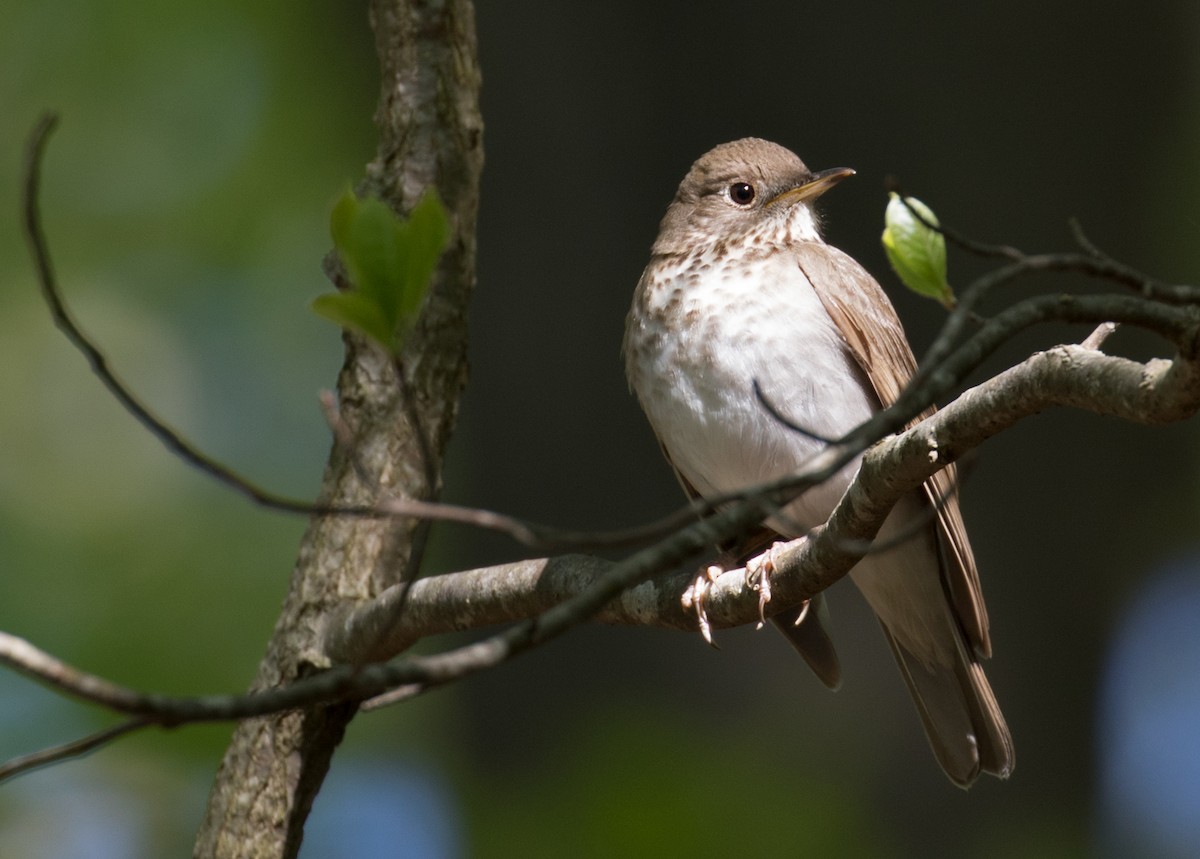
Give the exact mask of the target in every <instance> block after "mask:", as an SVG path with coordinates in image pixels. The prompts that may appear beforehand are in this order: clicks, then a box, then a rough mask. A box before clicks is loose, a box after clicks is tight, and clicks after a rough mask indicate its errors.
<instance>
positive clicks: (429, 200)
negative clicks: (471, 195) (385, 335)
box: [400, 190, 450, 324]
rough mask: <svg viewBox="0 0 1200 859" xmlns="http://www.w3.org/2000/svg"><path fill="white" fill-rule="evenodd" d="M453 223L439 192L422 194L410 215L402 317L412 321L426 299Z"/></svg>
mask: <svg viewBox="0 0 1200 859" xmlns="http://www.w3.org/2000/svg"><path fill="white" fill-rule="evenodd" d="M449 232H450V225H449V223H448V221H447V220H446V210H445V209H444V208H443V207H442V203H441V200H439V199H438V196H437V193H436V192H435V191H433V190H430V191H429V192H427V193H426V194H425V196H423V197H422V198H421V199H420V201H419V202H418V203H417V205H416V206H414V207H413V210H412V214H410V215H409V218H408V244H409V248H408V266H407V271H406V272H405V284H404V291H403V294H402V297H401V301H400V321H401V323H402V324H411V323H412V322H413V321H415V319H416V316H417V312H418V311H419V310H420V309H421V305H422V304H423V303H424V301H425V294H426V293H427V292H428V291H429V283H430V280H431V279H432V277H433V270H434V268H436V267H437V262H438V259H439V258H440V257H441V255H442V251H443V250H445V248H446V239H447V237H448V235H449Z"/></svg>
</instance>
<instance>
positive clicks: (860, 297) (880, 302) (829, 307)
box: [794, 243, 992, 657]
mask: <svg viewBox="0 0 1200 859" xmlns="http://www.w3.org/2000/svg"><path fill="white" fill-rule="evenodd" d="M794 248H795V251H796V255H797V258H798V259H799V262H800V268H801V269H802V270H803V271H804V273H805V274H806V275H807V276H808V279H809V282H810V283H814V284H816V283H819V284H822V288H821V289H818V290H817V295H818V296H819V297H820V299H821V304H822V305H823V306H824V307H825V311H826V312H827V313H828V314H829V316H830V318H831V319H833V321H834V323H835V324H836V325H837V327H838V330H839V331H840V332H841V334H842V337H843V338H844V339H845V341H846V345H847V346H848V347H849V348H850V351H851V353H852V354H853V355H854V359H855V361H857V362H858V365H859V366H860V367H861V368H862V370H863V372H864V373H865V374H866V376H867V378H868V379H869V380H870V382H871V385H872V387H874V389H875V394H876V396H878V397H879V401H880V403H881V404H882V405H884V406H888V405H891V404H892V403H894V402H895V401H896V399H897V398H898V397H899V396H900V392H901V391H903V390H904V386H905V385H907V384H908V381H909V379H911V378H912V376H913V373H914V372H916V369H917V362H916V358H914V357H913V353H912V349H911V348H910V347H909V345H908V338H906V337H905V335H904V328H903V326H901V324H900V319H899V317H897V316H896V311H895V308H893V307H892V302H891V301H890V300H889V299H888V297H887V294H886V293H885V292H884V291H883V288H882V287H881V286H880V285H879V284H878V283H876V282H875V279H874V278H873V277H871V275H870V274H868V273H867V271H866V270H865V269H864V268H863V267H862V266H860V265H859V264H858V263H857V262H855V261H854V260H853V259H852V258H851V257H849V256H847V255H846V254H844V253H842V252H841V251H839V250H837V249H836V248H833V247H829V246H828V245H821V244H807V243H802V244H798V245H795V246H794ZM935 410H936V409H935V407H933V406H931V407H930V408H929V409H927V410H926V411H925V412H923V413H922V414H921V415H920V417H918V418H917V420H916V421H914V422H913V423H917V422H919V421H920V420H923V419H924V418H926V417H928V416H929V415H931V414H933V413H934V411H935ZM956 486H957V478H956V475H955V469H954V466H953V464H951V465H948V466H946V468H944V469H942V470H941V471H939V472H938V473H936V474H934V475H933V476H932V477H930V478H929V480H927V481H926V482H925V494H926V495H927V496H928V498H929V501H930V503H931V504H933V505H934V507H935V509H936V510H937V518H938V531H939V533H940V535H941V538H942V540H941V542H942V545H943V547H944V549H945V554H946V560H947V563H946V564H945V570H944V575H945V576H946V581H947V584H948V586H949V588H950V594H951V599H952V601H953V604H954V609H955V612H956V613H957V615H958V618H959V622H960V623H961V624H962V626H963V630H964V632H965V633H966V635H967V640H968V641H969V642H971V645H972V647H973V648H974V650H975V652H976V653H977V654H978V655H980V656H985V657H986V656H990V655H991V650H992V646H991V641H990V639H989V636H988V618H987V609H986V608H985V607H984V603H983V591H982V588H981V586H980V583H979V571H978V570H977V569H976V567H975V556H974V554H973V553H972V552H971V544H970V542H969V541H968V540H967V530H966V527H965V526H964V525H963V521H962V513H961V512H960V511H959V507H958V496H957V495H956V494H955V487H956Z"/></svg>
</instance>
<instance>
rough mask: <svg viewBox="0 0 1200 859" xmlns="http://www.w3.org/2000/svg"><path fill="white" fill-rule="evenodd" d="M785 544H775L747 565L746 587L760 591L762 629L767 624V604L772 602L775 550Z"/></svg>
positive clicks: (759, 623) (758, 627)
mask: <svg viewBox="0 0 1200 859" xmlns="http://www.w3.org/2000/svg"><path fill="white" fill-rule="evenodd" d="M782 545H783V543H773V544H772V545H771V548H769V549H767V551H765V552H763V553H762V554H761V555H759V556H758V557H757V558H752V559H751V560H750V561H749V562H748V563H747V564H746V585H747V586H748V587H750V588H752V589H753V590H755V591H758V625H757V626H756V627H755V629H762V628H763V626H764V625H765V624H766V622H767V603H769V602H770V601H771V574H772V573H773V572H775V550H776V549H778V548H779V547H780V546H782Z"/></svg>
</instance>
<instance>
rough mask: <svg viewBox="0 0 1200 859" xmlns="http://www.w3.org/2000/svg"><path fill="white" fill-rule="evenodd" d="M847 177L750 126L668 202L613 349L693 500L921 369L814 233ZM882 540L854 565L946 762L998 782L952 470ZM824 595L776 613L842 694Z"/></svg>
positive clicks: (731, 483)
mask: <svg viewBox="0 0 1200 859" xmlns="http://www.w3.org/2000/svg"><path fill="white" fill-rule="evenodd" d="M853 173H854V171H853V170H851V169H849V168H834V169H831V170H823V171H820V172H816V173H814V172H812V171H811V170H809V169H808V167H806V166H805V164H804V162H803V161H802V160H801V159H800V158H799V156H797V155H796V154H795V153H794V152H792V151H791V150H789V149H787V148H785V147H783V146H781V145H779V144H776V143H772V142H770V141H767V140H762V139H759V138H752V137H751V138H744V139H741V140H735V141H732V142H729V143H724V144H721V145H719V146H717V147H715V148H714V149H712V150H710V151H709V152H707V153H706V154H704V155H703V156H701V157H700V158H699V159H698V160H697V161H696V162H695V163H694V164H693V165H692V167H691V169H690V170H689V171H688V173H687V175H686V176H685V177H684V179H683V181H682V182H681V183H680V185H679V189H678V191H677V192H676V194H675V197H674V199H673V200H672V201H671V203H670V205H669V206H668V208H667V212H666V215H665V216H664V217H663V219H662V222H661V224H660V227H659V231H658V236H657V238H656V239H655V241H654V244H653V246H652V248H651V256H650V262H649V263H648V264H647V266H646V268H645V270H644V271H643V273H642V276H641V278H640V280H639V281H638V284H637V287H636V289H635V290H634V295H633V301H632V304H631V306H630V310H629V313H628V316H627V317H626V324H625V337H624V341H623V347H622V351H623V354H624V359H625V368H626V375H627V377H628V380H629V384H630V387H631V389H632V391H633V392H634V393H635V394H636V396H637V399H638V401H639V402H640V404H641V406H642V409H643V411H644V412H645V413H646V416H647V418H648V419H649V422H650V425H651V427H652V428H653V430H654V433H655V435H656V436H657V438H658V441H659V443H660V446H661V448H662V450H663V452H664V454H665V455H666V457H667V459H668V461H669V462H670V464H671V466H672V467H673V469H674V470H675V473H676V475H677V477H678V478H679V481H680V483H681V484H682V486H683V487H684V489H685V491H686V492H687V493H688V494H689V495H690V496H692V497H699V498H716V497H717V496H723V495H726V494H727V493H732V492H737V491H739V490H744V489H747V488H749V487H752V486H755V485H759V484H763V483H766V482H768V481H771V480H773V479H776V478H780V477H784V476H786V475H788V474H790V473H793V472H795V471H796V470H797V469H799V468H800V467H801V466H803V465H804V464H805V463H806V462H807V461H808V460H810V459H811V458H812V457H813V456H814V455H816V454H818V453H819V452H820V451H821V450H822V449H823V447H825V446H826V444H827V442H826V441H824V439H833V438H838V437H840V436H842V435H844V434H845V433H847V432H849V431H850V430H852V429H854V428H855V427H856V426H858V425H859V424H861V423H862V422H863V421H866V420H867V419H869V418H870V417H871V416H872V415H873V414H874V413H876V412H877V411H879V410H880V409H882V408H885V407H887V406H888V405H890V404H891V403H892V402H894V401H895V400H896V398H897V397H898V396H899V395H900V393H901V391H902V390H903V389H904V387H905V385H906V384H907V383H908V381H909V379H910V378H911V377H912V375H913V373H914V372H915V370H916V359H915V358H914V356H913V352H912V349H911V347H910V346H909V343H908V339H907V337H906V335H905V333H904V329H903V327H902V325H901V323H900V320H899V317H898V316H897V314H896V311H895V309H894V307H893V306H892V303H891V301H890V300H889V299H888V297H887V294H886V293H885V292H884V290H883V288H882V287H881V286H880V285H879V284H878V283H877V282H876V280H875V279H874V278H873V277H872V276H871V275H870V274H869V273H868V272H867V271H866V269H864V268H863V267H862V266H861V265H859V263H858V262H856V261H855V260H854V259H853V258H852V257H850V256H849V255H847V254H846V253H843V252H842V251H840V250H838V249H837V248H834V247H832V246H831V245H829V244H827V243H826V242H825V241H824V239H823V238H822V235H821V229H820V219H819V216H818V212H817V211H816V209H815V203H816V201H817V199H818V198H819V197H820V196H821V195H822V194H823V193H824V192H826V191H827V190H829V189H830V188H832V187H833V186H834V185H836V184H837V183H838V182H840V181H841V180H843V179H845V178H846V177H848V176H850V175H852V174H853ZM768 405H769V406H770V408H768ZM773 412H774V413H773ZM928 413H932V407H931V409H930V411H929V412H928ZM781 415H782V416H786V418H787V421H786V422H784V421H781V420H780V419H779V416H781ZM789 424H790V426H789ZM798 428H799V429H802V430H803V431H798ZM859 463H860V460H859V459H855V460H853V461H851V462H849V463H847V464H846V465H845V467H843V468H842V469H841V470H840V471H839V472H838V473H837V474H835V475H834V476H833V477H831V478H830V479H828V480H826V481H825V482H823V483H821V484H819V485H816V486H813V487H811V488H810V489H808V490H807V491H805V492H804V493H803V494H802V495H800V496H799V497H798V498H797V499H795V500H794V501H792V502H791V503H789V504H788V505H787V506H786V507H784V508H783V509H781V510H779V511H777V512H776V513H775V514H773V515H772V516H771V517H770V518H769V519H768V520H767V521H766V523H765V528H766V529H767V533H768V534H769V535H771V536H772V537H773V538H777V539H792V538H795V537H799V536H803V535H804V534H806V533H807V532H808V531H809V530H811V529H812V528H813V527H815V526H817V525H819V524H821V523H823V522H825V520H826V519H827V518H828V517H829V514H830V513H831V512H832V510H833V508H834V506H835V505H836V504H837V502H838V500H839V499H840V497H841V496H842V494H843V492H844V491H845V489H846V487H847V486H848V485H849V483H850V481H851V480H852V479H853V478H854V475H855V473H856V472H857V469H858V466H859ZM922 523H924V524H922ZM755 539H757V538H755ZM878 540H879V541H880V543H881V544H882V546H883V548H881V549H880V550H879V551H873V552H870V553H868V554H867V555H866V556H865V557H864V558H863V559H862V560H861V561H859V563H858V564H857V565H855V567H854V568H853V569H852V570H851V571H850V573H849V576H850V578H851V580H852V581H853V582H854V584H855V585H856V586H857V588H858V590H859V591H860V592H861V593H862V595H863V596H864V597H865V598H866V601H867V603H868V604H869V605H870V607H871V609H872V610H873V611H874V613H875V615H876V616H877V618H878V620H879V622H880V625H881V626H882V628H883V632H884V636H885V638H886V639H887V641H888V643H889V645H890V646H891V650H892V652H893V654H894V656H895V659H896V662H897V663H898V665H899V667H900V672H901V674H902V675H903V678H904V680H905V683H906V684H907V686H908V689H909V691H910V693H911V694H912V698H913V701H914V702H915V704H916V707H917V711H918V713H919V715H920V718H921V722H922V724H923V726H924V729H925V733H926V736H927V737H928V740H929V743H930V746H931V747H932V749H933V752H934V755H935V757H936V759H937V761H938V763H939V764H940V765H941V767H942V769H943V771H944V772H945V774H946V775H947V776H948V777H949V779H950V780H951V781H952V782H953V783H954V784H956V785H958V786H960V787H963V788H966V787H969V786H970V785H971V784H972V783H973V782H974V781H975V780H976V778H977V777H978V776H979V774H980V773H981V772H984V773H989V774H991V775H994V776H997V777H999V778H1007V777H1008V776H1009V775H1010V774H1011V772H1012V770H1013V766H1014V762H1015V757H1014V750H1013V742H1012V736H1011V734H1010V732H1009V729H1008V726H1007V724H1006V723H1005V720H1004V716H1003V714H1002V713H1001V712H1000V708H999V705H998V704H997V702H996V698H995V695H994V694H993V692H992V689H991V687H990V685H989V684H988V681H987V678H986V677H985V675H984V673H983V669H982V667H981V665H980V663H981V660H983V659H985V658H987V657H989V656H990V655H991V642H990V635H989V622H988V616H987V609H986V607H985V605H984V600H983V593H982V590H981V585H980V580H979V574H978V571H977V569H976V565H975V558H974V555H973V553H972V550H971V545H970V542H969V540H968V538H967V532H966V528H965V526H964V524H963V519H962V515H961V512H960V510H959V503H958V495H957V492H956V477H955V474H954V472H953V466H952V465H951V466H949V467H948V468H947V469H944V470H942V471H939V472H937V473H936V474H934V475H933V476H932V477H931V478H930V479H929V480H928V481H927V482H926V483H925V484H924V486H923V487H922V489H921V490H918V491H916V492H914V493H912V494H910V495H908V496H905V497H904V498H903V499H902V500H901V501H900V503H898V504H897V505H896V507H895V508H894V509H893V510H892V512H891V513H890V514H889V516H888V518H887V520H886V521H885V523H884V525H883V527H882V529H881V530H880V535H879V538H878ZM758 545H760V546H761V545H762V544H761V543H759V544H758ZM742 548H743V551H742V557H745V556H746V552H745V551H744V550H745V546H743V547H742ZM823 596H824V595H818V597H817V598H815V599H814V600H812V601H811V602H810V603H809V604H808V605H806V606H803V607H801V608H800V609H798V610H790V611H788V612H785V613H783V614H779V615H776V616H775V617H774V618H773V620H774V621H775V622H776V626H777V627H779V628H780V629H781V630H783V632H784V633H785V635H786V636H787V637H788V638H789V639H790V640H791V641H792V643H793V644H794V645H795V646H796V648H797V649H798V650H800V651H801V655H803V656H804V657H805V658H806V659H807V661H808V662H809V664H810V666H812V668H813V669H814V671H815V672H816V674H817V676H818V677H819V678H820V679H821V680H822V681H823V682H825V684H826V685H828V686H830V687H831V688H837V686H838V684H839V683H840V679H841V669H840V666H839V663H838V661H837V656H836V650H835V649H834V647H833V644H832V641H831V639H830V638H829V635H828V632H827V631H826V629H825V624H826V623H827V621H828V616H827V613H826V611H825V609H824V602H823Z"/></svg>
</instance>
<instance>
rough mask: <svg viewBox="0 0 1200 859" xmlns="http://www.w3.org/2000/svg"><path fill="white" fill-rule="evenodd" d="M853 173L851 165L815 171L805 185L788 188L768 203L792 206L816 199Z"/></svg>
mask: <svg viewBox="0 0 1200 859" xmlns="http://www.w3.org/2000/svg"><path fill="white" fill-rule="evenodd" d="M853 175H854V171H853V170H852V169H850V168H849V167H832V168H830V169H829V170H822V171H821V172H820V173H814V174H813V176H812V178H811V179H809V180H808V181H807V182H805V183H804V184H803V185H797V186H796V187H795V188H788V189H787V190H786V191H784V192H783V193H782V194H779V195H777V196H776V197H774V198H772V200H771V202H770V203H768V205H770V206H773V205H775V204H776V203H784V204H785V205H789V206H790V205H792V204H793V203H799V202H800V201H801V200H813V199H816V198H817V197H820V196H821V195H822V194H824V193H825V192H826V191H828V190H829V189H830V188H832V187H833V186H834V185H836V184H837V183H838V182H841V181H842V180H843V179H845V178H846V177H847V176H853Z"/></svg>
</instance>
